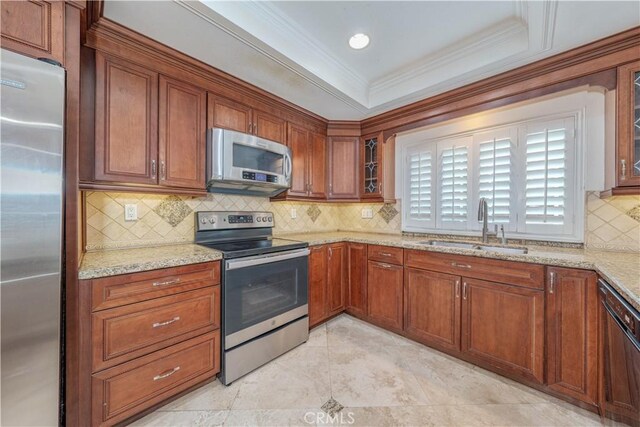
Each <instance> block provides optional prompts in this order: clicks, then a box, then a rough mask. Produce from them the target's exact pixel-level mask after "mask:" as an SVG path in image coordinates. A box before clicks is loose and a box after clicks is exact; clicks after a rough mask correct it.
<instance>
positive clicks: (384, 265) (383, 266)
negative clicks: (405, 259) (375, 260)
mask: <svg viewBox="0 0 640 427" xmlns="http://www.w3.org/2000/svg"><path fill="white" fill-rule="evenodd" d="M380 267H382V268H391V267H392V266H391V265H389V264H382V263H380Z"/></svg>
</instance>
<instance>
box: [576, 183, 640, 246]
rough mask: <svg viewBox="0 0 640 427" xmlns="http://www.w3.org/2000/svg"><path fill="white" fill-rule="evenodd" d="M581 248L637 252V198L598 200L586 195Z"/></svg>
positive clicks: (639, 206)
mask: <svg viewBox="0 0 640 427" xmlns="http://www.w3.org/2000/svg"><path fill="white" fill-rule="evenodd" d="M586 215H587V221H586V227H587V229H586V231H585V246H586V247H587V248H589V249H600V250H608V251H624V252H640V196H613V197H609V198H606V199H600V197H599V196H598V193H594V192H590V193H588V194H587V209H586Z"/></svg>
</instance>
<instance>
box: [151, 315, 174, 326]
mask: <svg viewBox="0 0 640 427" xmlns="http://www.w3.org/2000/svg"><path fill="white" fill-rule="evenodd" d="M178 320H180V316H176V317H174V318H173V319H171V320H167V321H165V322H158V323H154V324H153V327H154V328H159V327H160V326H167V325H170V324H172V323H173V322H177V321H178Z"/></svg>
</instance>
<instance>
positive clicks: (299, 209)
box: [85, 192, 400, 251]
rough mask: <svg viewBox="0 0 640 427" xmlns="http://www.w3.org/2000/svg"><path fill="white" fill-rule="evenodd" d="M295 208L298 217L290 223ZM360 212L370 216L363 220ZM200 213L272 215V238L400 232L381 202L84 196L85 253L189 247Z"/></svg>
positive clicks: (395, 215) (391, 208) (390, 208)
mask: <svg viewBox="0 0 640 427" xmlns="http://www.w3.org/2000/svg"><path fill="white" fill-rule="evenodd" d="M126 204H136V205H137V208H138V219H137V220H135V221H125V219H124V207H125V205H126ZM292 209H295V211H296V212H295V216H296V218H292ZM362 209H371V210H372V212H373V217H372V218H368V219H364V218H361V210H362ZM204 210H222V211H229V210H238V211H243V210H250V211H271V212H273V213H274V216H275V229H274V233H275V234H284V233H292V232H298V233H299V232H319V231H333V230H354V231H355V230H358V231H375V232H382V233H400V214H399V211H400V206H399V205H398V204H382V203H349V204H343V203H341V204H335V203H304V202H274V203H272V202H270V201H269V199H266V198H263V197H245V196H235V195H225V194H209V195H207V197H199V198H193V197H188V196H167V195H155V194H137V193H104V192H87V193H85V216H86V249H87V250H88V251H92V250H100V249H114V248H123V247H135V246H154V245H162V244H175V243H189V242H192V241H193V236H194V217H193V213H194V212H197V211H204Z"/></svg>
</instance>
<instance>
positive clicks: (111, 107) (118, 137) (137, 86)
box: [95, 52, 158, 185]
mask: <svg viewBox="0 0 640 427" xmlns="http://www.w3.org/2000/svg"><path fill="white" fill-rule="evenodd" d="M125 106H126V108H125ZM95 108H96V111H95V179H96V180H98V181H109V182H121V183H134V184H152V185H155V184H157V183H158V73H156V72H154V71H151V70H148V69H146V68H144V67H140V66H138V65H135V64H132V63H130V62H127V61H124V60H122V59H119V58H115V57H110V56H106V55H103V54H101V53H100V52H97V53H96V105H95Z"/></svg>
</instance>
